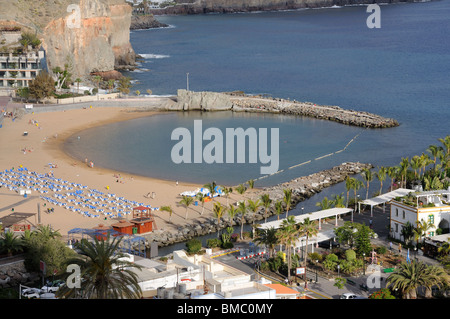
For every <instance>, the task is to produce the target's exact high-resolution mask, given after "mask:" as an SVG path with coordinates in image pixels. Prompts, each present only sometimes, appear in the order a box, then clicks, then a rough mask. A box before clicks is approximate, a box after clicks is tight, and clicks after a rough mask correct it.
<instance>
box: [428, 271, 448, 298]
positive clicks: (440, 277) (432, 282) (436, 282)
mask: <svg viewBox="0 0 450 319" xmlns="http://www.w3.org/2000/svg"><path fill="white" fill-rule="evenodd" d="M449 283H450V277H449V274H448V273H447V272H446V271H445V270H444V269H443V268H442V267H439V266H437V265H429V266H427V268H426V271H425V280H424V283H423V286H424V287H425V298H431V297H432V294H431V292H432V287H437V288H441V287H443V286H446V285H448V284H449Z"/></svg>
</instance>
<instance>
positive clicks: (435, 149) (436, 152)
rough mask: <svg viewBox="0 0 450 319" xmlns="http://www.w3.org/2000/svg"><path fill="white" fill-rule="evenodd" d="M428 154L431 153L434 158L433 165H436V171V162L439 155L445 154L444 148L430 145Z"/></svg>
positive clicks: (434, 167)
mask: <svg viewBox="0 0 450 319" xmlns="http://www.w3.org/2000/svg"><path fill="white" fill-rule="evenodd" d="M427 152H429V153H430V154H431V156H433V163H434V166H433V169H436V160H437V158H438V157H439V155H440V154H441V153H443V152H444V150H443V148H442V147H440V146H437V145H430V146H429V147H428V148H427Z"/></svg>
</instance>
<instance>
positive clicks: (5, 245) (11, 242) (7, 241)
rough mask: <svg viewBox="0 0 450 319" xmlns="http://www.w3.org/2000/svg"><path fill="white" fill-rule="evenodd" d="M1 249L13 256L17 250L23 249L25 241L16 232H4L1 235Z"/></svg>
mask: <svg viewBox="0 0 450 319" xmlns="http://www.w3.org/2000/svg"><path fill="white" fill-rule="evenodd" d="M0 250H1V251H3V252H6V254H7V255H8V256H12V255H13V253H15V252H20V251H23V241H22V240H21V239H20V238H19V237H17V236H16V234H15V233H14V232H4V233H3V234H2V235H1V237H0Z"/></svg>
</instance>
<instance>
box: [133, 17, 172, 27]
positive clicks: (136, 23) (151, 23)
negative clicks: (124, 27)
mask: <svg viewBox="0 0 450 319" xmlns="http://www.w3.org/2000/svg"><path fill="white" fill-rule="evenodd" d="M166 27H168V25H167V24H165V23H162V22H159V21H158V20H156V18H155V16H154V15H153V14H148V15H135V14H133V15H132V16H131V25H130V30H142V29H154V28H166Z"/></svg>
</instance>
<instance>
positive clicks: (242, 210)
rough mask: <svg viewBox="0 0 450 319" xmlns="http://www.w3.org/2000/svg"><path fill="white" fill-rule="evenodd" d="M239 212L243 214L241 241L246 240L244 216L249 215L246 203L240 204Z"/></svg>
mask: <svg viewBox="0 0 450 319" xmlns="http://www.w3.org/2000/svg"><path fill="white" fill-rule="evenodd" d="M238 212H239V213H240V214H241V239H244V221H245V218H244V216H245V214H247V205H246V204H245V201H241V202H239V204H238Z"/></svg>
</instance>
